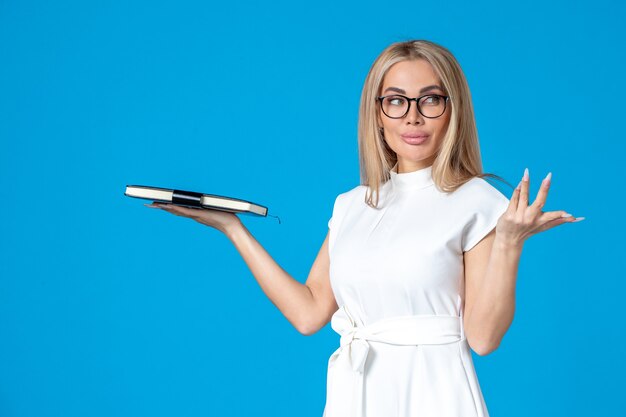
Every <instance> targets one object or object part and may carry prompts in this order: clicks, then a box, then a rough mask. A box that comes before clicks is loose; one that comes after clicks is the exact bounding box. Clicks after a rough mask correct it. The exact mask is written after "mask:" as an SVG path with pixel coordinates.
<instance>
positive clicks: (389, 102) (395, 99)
mask: <svg viewBox="0 0 626 417" xmlns="http://www.w3.org/2000/svg"><path fill="white" fill-rule="evenodd" d="M408 107H409V101H408V100H407V99H406V98H404V97H402V96H387V97H385V98H384V99H383V112H385V114H386V115H387V116H389V117H394V118H395V117H402V116H404V114H405V113H406V110H407V108H408Z"/></svg>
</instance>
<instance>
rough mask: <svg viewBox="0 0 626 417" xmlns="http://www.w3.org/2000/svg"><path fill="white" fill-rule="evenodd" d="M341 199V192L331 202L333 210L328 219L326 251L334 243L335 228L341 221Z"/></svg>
mask: <svg viewBox="0 0 626 417" xmlns="http://www.w3.org/2000/svg"><path fill="white" fill-rule="evenodd" d="M342 199H343V194H339V195H338V196H337V197H336V198H335V202H334V203H333V212H332V214H331V216H330V219H329V220H328V229H329V231H328V252H329V253H330V252H331V251H332V249H333V246H334V244H335V237H336V236H337V230H338V227H339V224H340V222H341V215H342V207H343V206H342Z"/></svg>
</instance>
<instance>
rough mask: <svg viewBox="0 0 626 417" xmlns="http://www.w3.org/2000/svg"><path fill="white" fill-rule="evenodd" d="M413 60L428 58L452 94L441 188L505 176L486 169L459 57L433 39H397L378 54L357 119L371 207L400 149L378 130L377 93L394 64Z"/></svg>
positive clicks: (438, 170)
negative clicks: (483, 169)
mask: <svg viewBox="0 0 626 417" xmlns="http://www.w3.org/2000/svg"><path fill="white" fill-rule="evenodd" d="M415 59H424V60H426V61H428V62H429V63H430V65H432V67H433V70H434V71H435V73H436V74H437V76H438V77H439V79H440V80H441V86H442V87H443V89H444V91H445V93H446V95H449V96H450V99H449V101H448V106H450V111H451V114H450V120H449V122H448V128H447V130H446V133H445V135H444V137H443V138H442V141H441V143H440V147H439V149H438V151H437V155H436V158H435V160H434V162H433V167H432V176H433V181H434V183H435V185H436V186H437V188H438V189H439V190H441V191H443V192H446V193H449V192H452V191H454V190H456V189H457V188H458V187H460V186H461V185H463V184H464V183H466V182H467V181H469V180H470V179H472V178H473V177H481V178H482V177H487V176H489V177H495V178H498V179H501V180H503V179H502V178H501V177H499V176H497V175H494V174H486V173H483V172H482V161H481V156H480V147H479V144H478V131H477V129H476V121H475V118H474V108H473V106H472V99H471V95H470V90H469V86H468V84H467V80H466V79H465V75H464V74H463V71H462V70H461V66H460V65H459V63H458V62H457V60H456V58H454V56H453V55H452V53H451V52H450V51H449V50H448V49H446V48H444V47H443V46H440V45H438V44H436V43H434V42H431V41H427V40H409V41H405V42H396V43H393V44H391V45H389V46H388V47H387V48H385V50H383V51H382V53H381V54H380V55H379V56H378V58H376V60H375V61H374V64H372V67H371V68H370V71H369V73H368V74H367V78H366V79H365V83H364V85H363V91H362V93H361V104H360V107H359V123H358V141H359V162H360V167H361V184H363V185H367V186H368V193H366V196H365V202H366V203H367V204H368V205H370V206H372V207H378V197H379V189H380V187H381V184H382V183H383V182H386V181H388V180H389V179H390V174H389V171H390V170H391V168H393V166H394V165H395V163H396V162H397V155H396V153H395V152H394V151H393V150H392V149H391V148H390V147H389V146H388V145H387V143H386V142H385V140H384V138H383V134H382V132H381V131H380V130H379V126H378V121H377V115H378V112H379V111H380V110H379V107H378V104H377V100H376V97H377V96H379V95H380V94H381V89H382V84H383V79H384V77H385V74H387V71H388V70H389V68H391V66H392V65H394V64H396V63H398V62H401V61H406V60H415ZM503 181H504V180H503ZM504 182H505V183H507V184H508V182H506V181H504ZM509 185H510V184H509ZM511 188H513V187H512V186H511ZM372 191H373V192H375V194H376V202H375V203H373V202H372V193H371V192H372Z"/></svg>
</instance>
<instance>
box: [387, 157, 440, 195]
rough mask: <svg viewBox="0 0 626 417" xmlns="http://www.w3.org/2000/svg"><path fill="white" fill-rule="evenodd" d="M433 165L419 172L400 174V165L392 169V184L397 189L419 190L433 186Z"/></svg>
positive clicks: (390, 172)
mask: <svg viewBox="0 0 626 417" xmlns="http://www.w3.org/2000/svg"><path fill="white" fill-rule="evenodd" d="M432 168H433V167H432V165H431V166H428V167H426V168H421V169H418V170H417V171H411V172H404V173H401V174H398V172H397V171H398V163H397V162H396V164H395V165H394V166H393V168H391V171H389V175H390V176H391V184H392V185H393V186H394V188H397V189H418V188H424V187H428V186H430V185H433V184H434V183H435V182H434V181H433V177H432Z"/></svg>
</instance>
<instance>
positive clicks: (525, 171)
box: [522, 168, 528, 181]
mask: <svg viewBox="0 0 626 417" xmlns="http://www.w3.org/2000/svg"><path fill="white" fill-rule="evenodd" d="M522 180H524V181H528V168H526V169H525V170H524V176H523V177H522Z"/></svg>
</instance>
